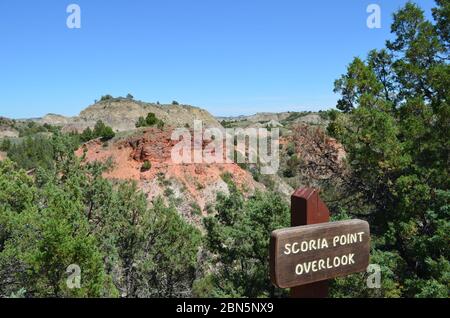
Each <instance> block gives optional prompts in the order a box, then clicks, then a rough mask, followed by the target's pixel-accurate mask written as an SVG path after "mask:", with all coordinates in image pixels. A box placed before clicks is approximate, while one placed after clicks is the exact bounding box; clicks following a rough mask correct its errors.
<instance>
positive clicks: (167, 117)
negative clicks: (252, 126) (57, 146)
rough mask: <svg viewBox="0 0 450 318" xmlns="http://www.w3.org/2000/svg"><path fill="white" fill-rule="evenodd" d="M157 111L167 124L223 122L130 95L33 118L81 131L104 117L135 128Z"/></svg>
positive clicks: (115, 127) (109, 122)
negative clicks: (71, 113) (64, 113)
mask: <svg viewBox="0 0 450 318" xmlns="http://www.w3.org/2000/svg"><path fill="white" fill-rule="evenodd" d="M150 112H151V113H154V114H155V115H156V117H157V118H159V119H161V120H163V121H164V123H165V124H166V125H168V126H173V127H184V126H186V125H190V126H192V123H193V121H194V119H197V120H201V121H203V125H204V126H205V127H220V123H219V122H218V121H217V120H216V119H215V118H214V117H213V116H212V115H211V114H210V113H209V112H208V111H206V110H204V109H201V108H198V107H194V106H189V105H160V104H154V103H145V102H141V101H136V100H133V99H127V98H111V99H106V100H102V101H100V102H97V103H95V104H93V105H90V106H89V107H87V108H86V109H84V110H83V111H81V112H80V114H79V115H78V116H75V117H64V116H61V115H56V114H48V115H46V116H44V117H42V118H37V119H33V121H36V122H38V123H40V124H51V125H57V126H62V127H63V129H64V130H65V131H78V132H80V131H82V130H84V129H85V128H87V127H91V128H92V127H93V126H94V125H95V123H96V122H97V121H98V120H102V121H103V122H104V123H106V124H107V125H108V126H111V127H112V128H113V130H114V131H126V130H132V129H134V128H135V124H136V121H137V120H138V118H139V117H141V116H142V117H145V116H147V114H148V113H150Z"/></svg>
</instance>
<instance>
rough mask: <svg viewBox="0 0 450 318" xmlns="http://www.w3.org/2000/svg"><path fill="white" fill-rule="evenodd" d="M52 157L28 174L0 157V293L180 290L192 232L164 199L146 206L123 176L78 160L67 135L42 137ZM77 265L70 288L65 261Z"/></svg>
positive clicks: (183, 291)
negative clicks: (77, 280) (113, 179)
mask: <svg viewBox="0 0 450 318" xmlns="http://www.w3.org/2000/svg"><path fill="white" fill-rule="evenodd" d="M47 141H48V142H50V143H51V147H50V149H53V153H52V156H53V165H51V167H44V166H39V167H38V169H37V171H36V173H35V176H34V177H29V176H27V175H26V173H25V171H24V170H22V169H19V168H18V167H17V164H15V163H13V162H12V161H9V160H5V161H2V162H0V188H1V189H2V190H1V191H0V296H3V297H5V296H6V297H8V296H14V295H21V296H26V297H67V296H69V297H104V296H113V297H114V296H122V297H152V296H153V297H170V296H186V295H187V296H188V295H189V293H190V290H191V285H192V282H193V280H194V278H195V268H196V260H197V259H196V256H197V251H198V248H199V244H200V234H199V232H198V231H197V230H196V229H195V228H193V227H192V226H190V225H188V224H187V223H186V222H185V221H184V220H183V219H182V218H181V217H180V216H179V214H178V213H177V212H176V210H175V209H174V208H173V207H167V206H165V205H164V203H163V202H162V201H161V200H156V201H155V202H154V203H153V206H152V207H148V206H147V201H146V198H145V196H144V195H143V193H141V192H140V191H138V190H137V188H136V185H135V184H132V183H121V184H118V185H117V186H114V185H113V184H111V183H110V182H109V181H107V180H105V179H103V178H102V176H101V175H102V172H103V171H104V169H105V166H104V165H102V164H98V163H93V164H81V162H80V160H79V159H78V158H76V157H75V155H74V154H73V145H72V140H71V137H70V136H69V135H60V134H58V135H55V136H54V137H53V138H52V139H48V140H47ZM71 264H75V265H77V266H79V268H80V269H81V284H80V287H81V288H70V285H69V284H67V280H68V279H70V277H69V274H70V273H66V270H67V268H68V267H69V265H71Z"/></svg>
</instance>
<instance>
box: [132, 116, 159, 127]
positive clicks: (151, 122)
mask: <svg viewBox="0 0 450 318" xmlns="http://www.w3.org/2000/svg"><path fill="white" fill-rule="evenodd" d="M155 125H156V126H157V127H158V128H159V129H162V128H163V127H164V122H163V121H162V120H161V119H158V118H157V117H156V115H155V113H148V114H147V116H146V117H145V118H144V117H139V119H138V121H137V122H136V128H139V127H152V126H155Z"/></svg>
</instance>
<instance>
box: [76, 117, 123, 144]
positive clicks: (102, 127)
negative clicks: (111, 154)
mask: <svg viewBox="0 0 450 318" xmlns="http://www.w3.org/2000/svg"><path fill="white" fill-rule="evenodd" d="M115 135H116V134H115V133H114V131H113V129H112V128H111V127H109V126H108V125H106V124H105V123H103V121H101V120H99V121H97V122H96V123H95V126H94V130H92V129H91V128H90V127H87V128H86V129H85V130H83V132H82V133H81V135H80V140H81V141H83V142H86V141H89V140H92V139H96V138H100V139H101V140H102V141H107V140H110V139H112V138H114V136H115Z"/></svg>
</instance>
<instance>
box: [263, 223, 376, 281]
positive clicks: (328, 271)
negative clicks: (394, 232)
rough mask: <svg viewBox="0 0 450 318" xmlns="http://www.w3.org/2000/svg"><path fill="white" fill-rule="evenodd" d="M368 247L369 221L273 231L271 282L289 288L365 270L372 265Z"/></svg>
mask: <svg viewBox="0 0 450 318" xmlns="http://www.w3.org/2000/svg"><path fill="white" fill-rule="evenodd" d="M369 249H370V232H369V224H368V223H367V222H366V221H361V220H350V221H340V222H330V223H319V224H313V225H305V226H297V227H290V228H286V229H281V230H276V231H273V232H272V236H271V239H270V267H271V268H270V273H271V279H272V283H273V284H274V285H275V286H277V287H280V288H290V287H295V286H300V285H305V284H310V283H313V282H318V281H323V280H327V279H330V278H335V277H339V276H344V275H348V274H351V273H356V272H362V271H365V270H366V268H367V266H368V265H369V252H370V251H369Z"/></svg>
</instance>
